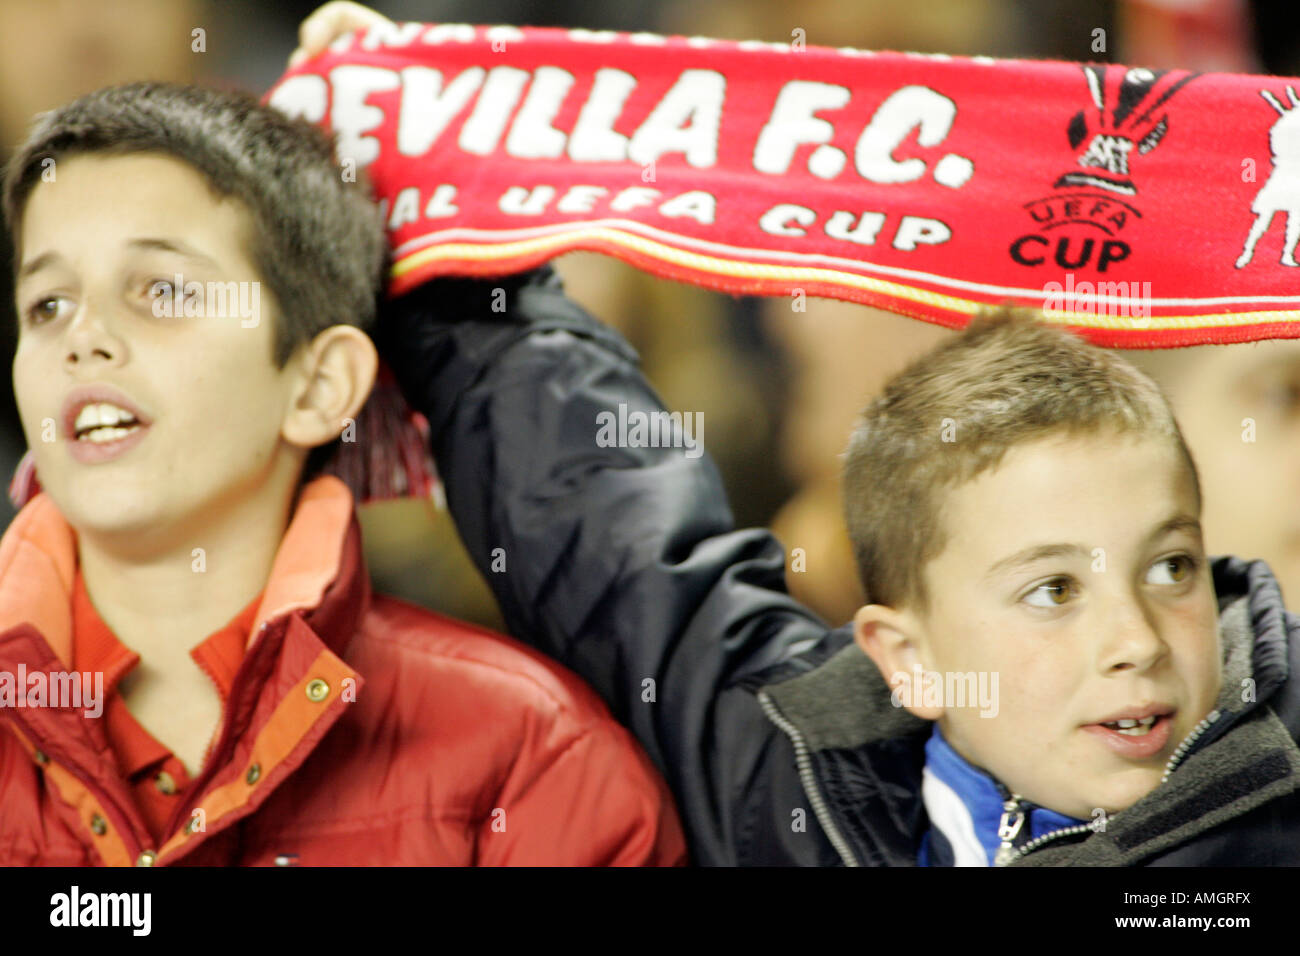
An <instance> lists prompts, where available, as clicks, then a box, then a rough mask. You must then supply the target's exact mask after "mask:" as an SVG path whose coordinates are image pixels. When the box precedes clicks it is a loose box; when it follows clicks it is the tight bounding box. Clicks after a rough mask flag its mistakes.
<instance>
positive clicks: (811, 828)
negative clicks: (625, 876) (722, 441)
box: [379, 269, 1300, 866]
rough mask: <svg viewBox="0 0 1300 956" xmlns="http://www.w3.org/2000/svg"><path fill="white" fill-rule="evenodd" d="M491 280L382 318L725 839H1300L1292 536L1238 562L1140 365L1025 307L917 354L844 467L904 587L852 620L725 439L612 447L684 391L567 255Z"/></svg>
mask: <svg viewBox="0 0 1300 956" xmlns="http://www.w3.org/2000/svg"><path fill="white" fill-rule="evenodd" d="M491 285H492V283H491V282H478V283H475V282H469V281H457V282H453V281H450V280H442V281H438V282H432V283H429V284H428V285H427V286H425V287H424V288H422V289H419V290H416V291H415V292H413V293H411V294H410V295H408V296H406V297H404V298H403V299H401V300H398V301H396V302H394V303H393V304H392V305H391V307H389V308H387V309H386V311H385V315H384V317H383V319H382V320H381V322H380V325H379V334H380V335H381V337H382V339H383V342H384V343H385V344H384V345H383V346H382V347H383V349H384V351H385V353H386V354H387V355H388V356H390V361H391V362H392V363H393V364H394V367H395V371H396V372H397V374H398V377H399V380H401V381H402V382H403V383H404V386H405V388H406V389H407V391H408V395H409V396H410V397H411V398H412V399H413V401H414V402H415V403H416V405H417V407H419V408H420V409H421V410H422V411H424V412H425V414H426V415H427V416H428V417H429V420H430V422H431V424H432V427H433V432H432V435H433V450H434V452H435V454H436V456H437V459H438V463H439V472H440V475H441V476H442V479H443V481H444V484H445V487H446V491H447V499H448V503H449V506H450V508H451V511H452V513H453V516H454V517H455V519H456V521H457V524H458V527H459V528H460V530H461V532H462V535H463V536H464V538H465V541H466V544H467V547H468V550H469V551H470V553H471V555H472V556H473V557H474V559H475V561H476V563H477V564H478V565H479V567H480V568H484V569H486V567H487V566H488V561H489V555H490V550H491V548H494V547H505V548H506V549H507V551H508V553H509V554H510V555H511V566H510V573H509V574H501V575H491V574H488V575H486V576H487V578H488V580H489V583H490V584H491V585H492V586H493V588H494V590H495V592H496V594H497V597H498V600H499V602H500V604H501V607H502V610H503V613H504V614H505V617H506V620H507V622H508V624H509V626H510V627H511V629H512V630H513V631H514V632H515V633H519V634H524V635H528V637H529V639H530V640H535V641H537V642H538V646H539V647H541V648H542V649H543V650H545V651H547V652H548V653H550V654H553V655H555V656H557V657H558V658H559V659H561V660H562V661H564V662H565V663H566V664H567V665H568V666H571V667H573V668H574V669H575V670H576V671H578V672H579V673H581V674H582V675H583V676H584V677H586V678H587V679H588V680H589V681H591V682H592V684H593V686H594V687H595V688H596V689H597V690H598V691H599V692H600V693H601V694H602V696H603V697H604V698H605V699H606V701H607V702H609V704H610V706H611V708H612V709H613V711H614V713H615V715H616V716H617V717H618V718H619V719H620V720H622V721H624V722H626V723H627V724H628V725H629V726H630V727H631V728H632V729H633V730H634V732H635V733H636V734H637V736H638V738H639V739H640V740H641V741H642V742H643V743H644V744H645V746H646V747H647V749H648V751H649V752H650V754H651V756H652V757H653V758H654V759H655V761H656V763H657V764H658V765H659V766H660V767H661V768H662V769H663V770H664V772H665V774H666V776H667V777H668V780H669V782H670V784H671V785H672V787H673V790H674V792H675V794H676V796H677V798H678V806H679V809H680V810H681V812H682V815H683V819H684V822H685V824H686V828H687V832H688V837H689V839H690V841H691V843H690V845H691V849H692V854H693V856H694V858H695V859H696V860H698V861H699V862H702V863H706V864H742V865H752V864H772V863H785V864H789V863H799V864H811V865H826V864H845V865H878V866H881V865H885V866H894V865H897V866H912V865H917V864H918V863H919V864H921V865H953V864H961V865H983V866H987V865H1008V864H1015V865H1027V866H1034V865H1054V864H1078V865H1243V864H1249V865H1260V864H1291V865H1294V864H1297V863H1300V839H1297V836H1298V835H1300V748H1298V747H1297V745H1296V739H1297V735H1300V687H1298V686H1297V684H1296V682H1295V681H1294V680H1293V679H1291V674H1292V672H1293V671H1294V670H1295V669H1296V668H1297V667H1300V635H1298V634H1297V630H1298V629H1300V619H1297V618H1296V617H1295V616H1293V615H1291V614H1289V613H1288V612H1286V611H1285V609H1284V607H1283V604H1282V598H1281V594H1280V592H1279V590H1278V587H1277V583H1276V581H1275V580H1274V578H1273V576H1272V574H1271V573H1270V571H1269V569H1268V567H1267V566H1266V565H1265V564H1264V563H1263V562H1260V561H1252V562H1247V561H1242V560H1238V559H1236V558H1232V557H1220V558H1216V559H1213V560H1211V559H1210V558H1208V556H1207V555H1206V553H1205V549H1204V543H1203V541H1202V537H1201V531H1200V524H1199V515H1200V512H1201V500H1200V490H1199V484H1198V479H1197V475H1196V469H1195V466H1194V464H1193V463H1192V460H1191V456H1190V455H1189V453H1188V451H1187V448H1186V446H1185V444H1184V443H1183V440H1182V436H1181V433H1180V432H1179V429H1178V426H1177V424H1176V422H1175V421H1174V419H1173V416H1172V414H1171V413H1170V411H1169V408H1168V406H1167V404H1166V402H1165V400H1164V398H1163V396H1162V395H1161V394H1160V392H1159V391H1158V389H1157V388H1156V387H1155V385H1154V383H1152V382H1151V381H1150V380H1149V379H1148V378H1146V377H1145V376H1143V375H1141V374H1140V373H1138V372H1137V371H1136V370H1135V369H1133V367H1132V366H1130V365H1129V364H1128V363H1126V362H1125V361H1123V360H1122V359H1120V358H1118V357H1116V356H1113V355H1110V354H1108V353H1106V352H1105V351H1103V350H1101V349H1097V348H1095V347H1093V346H1090V345H1088V344H1087V343H1085V342H1083V341H1082V340H1080V339H1077V338H1076V337H1074V336H1073V335H1071V334H1069V333H1068V332H1066V331H1064V330H1062V329H1060V328H1052V327H1048V326H1045V325H1041V324H1038V323H1036V322H1033V321H1030V320H1028V319H1027V318H1025V317H1023V316H1017V315H1013V314H1005V315H997V316H993V317H986V318H985V319H977V320H976V321H974V322H972V324H971V325H970V327H969V328H968V329H967V330H966V331H965V332H964V333H963V334H961V335H959V336H956V337H954V338H953V339H951V340H949V341H947V342H945V343H944V344H943V345H942V346H941V347H939V348H937V349H935V350H934V351H932V352H931V353H929V354H927V355H926V356H924V357H923V358H921V359H920V360H918V361H916V362H915V363H913V364H912V365H911V366H910V367H908V368H907V369H906V370H904V371H903V372H902V373H901V374H900V375H899V376H897V377H896V378H895V379H894V380H893V381H892V382H891V383H890V385H889V386H888V387H887V388H886V390H885V392H884V394H883V396H882V397H881V398H880V399H879V400H878V401H877V402H875V403H874V404H873V405H872V406H871V407H870V408H869V409H868V410H867V413H866V415H865V416H864V419H863V422H862V425H861V426H860V428H859V429H858V431H857V432H856V433H855V436H854V439H853V443H852V445H851V447H850V450H849V453H848V456H847V460H846V465H845V469H846V470H845V485H846V502H845V506H846V514H847V517H848V521H849V526H850V531H851V535H852V538H853V540H854V545H855V550H856V553H857V556H858V559H859V562H860V565H861V567H860V569H859V570H860V572H861V576H862V579H863V583H864V586H865V588H866V589H867V593H868V598H867V600H868V601H869V602H871V603H869V604H867V605H866V606H865V607H863V608H862V609H861V610H860V611H859V612H858V614H857V615H856V618H855V620H854V622H853V624H852V625H846V626H844V627H841V628H839V629H833V630H832V629H828V628H827V627H826V626H825V625H824V624H823V623H822V622H820V621H819V620H817V619H816V618H815V617H814V616H813V615H811V614H810V613H808V612H807V611H806V610H805V609H803V608H801V607H800V606H799V605H798V604H797V603H796V602H794V601H793V600H791V599H790V598H789V596H788V595H787V594H786V593H785V588H784V580H783V578H784V567H785V559H786V556H785V553H784V551H783V549H782V548H781V546H780V544H779V543H778V542H777V541H775V539H773V538H772V537H771V535H769V534H767V533H766V532H763V531H759V530H750V531H735V530H733V525H732V520H731V515H730V513H729V511H728V508H727V504H726V499H725V495H724V493H723V490H722V487H721V484H720V482H719V479H718V476H717V473H716V471H715V470H714V468H713V466H712V464H711V463H710V462H709V460H708V456H707V455H705V456H703V457H702V458H690V457H687V456H685V455H683V454H682V452H681V449H679V448H673V447H645V446H637V445H631V444H629V445H626V446H624V447H617V448H606V447H602V446H601V445H600V443H598V442H596V441H595V439H594V436H595V434H596V428H597V423H598V422H599V416H600V415H601V414H602V413H604V412H606V411H607V410H608V409H610V408H613V407H616V406H622V405H626V406H627V414H628V415H629V416H630V415H633V414H636V413H641V414H647V415H648V414H655V413H658V412H662V411H663V405H662V403H661V402H660V401H659V399H658V397H657V396H656V395H655V394H654V392H653V391H652V390H651V389H650V387H649V386H648V384H647V383H646V382H645V380H644V378H643V377H642V376H641V374H640V372H639V371H638V369H637V366H636V356H635V353H633V352H632V351H631V349H630V348H629V347H628V346H627V344H626V343H625V342H624V341H623V340H622V339H621V337H619V336H618V334H617V333H615V332H613V331H612V330H610V329H608V328H606V327H603V326H601V325H600V324H599V323H597V322H596V321H595V320H593V319H591V318H590V317H589V316H587V315H586V314H585V313H584V312H583V311H582V310H581V309H579V308H578V307H577V306H575V305H574V304H573V303H571V302H569V301H568V300H567V299H565V298H564V296H563V294H562V291H561V289H560V287H559V283H558V281H557V280H555V278H554V277H553V276H552V275H551V274H550V273H549V270H545V269H544V270H539V271H538V272H537V273H535V274H533V275H531V276H529V277H528V279H527V281H526V282H525V283H524V285H523V286H522V287H520V288H518V289H512V290H511V294H510V299H511V303H512V307H511V310H510V311H509V312H508V313H507V314H505V315H494V314H493V313H492V311H491V309H490V308H489V301H490V298H491V294H492V289H491V288H490V287H491ZM849 387H851V383H850V384H849ZM663 444H664V445H665V446H668V445H671V443H667V442H665V443H663ZM810 573H815V572H813V571H811V570H810ZM647 688H652V689H653V691H654V693H652V694H647Z"/></svg>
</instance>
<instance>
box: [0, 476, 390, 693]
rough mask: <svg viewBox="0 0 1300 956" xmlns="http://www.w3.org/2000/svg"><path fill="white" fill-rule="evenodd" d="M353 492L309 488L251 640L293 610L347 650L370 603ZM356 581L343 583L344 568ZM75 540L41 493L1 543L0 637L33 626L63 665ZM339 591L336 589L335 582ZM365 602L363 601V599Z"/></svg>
mask: <svg viewBox="0 0 1300 956" xmlns="http://www.w3.org/2000/svg"><path fill="white" fill-rule="evenodd" d="M354 522H355V519H354V516H353V501H352V494H351V492H349V491H348V488H347V486H346V485H345V484H344V483H343V482H342V481H340V480H339V479H337V478H335V477H333V476H330V475H324V476H321V477H319V478H317V479H315V480H314V481H312V482H310V483H308V484H307V485H305V486H304V487H303V488H302V490H301V492H300V494H299V496H298V503H297V506H296V507H295V509H294V512H293V518H292V520H291V521H290V522H289V527H288V528H287V529H286V530H285V534H284V537H283V539H282V540H281V542H280V547H279V549H278V550H277V552H276V555H275V560H274V562H273V563H272V566H271V573H270V575H269V577H268V578H267V584H266V589H265V591H264V592H263V595H262V602H261V604H260V606H259V607H258V611H257V614H256V616H255V617H254V621H253V627H252V629H251V631H250V632H249V643H250V644H251V643H252V641H253V639H254V638H255V637H256V635H257V634H258V633H259V631H260V630H261V628H262V625H263V624H265V623H266V622H268V621H271V620H274V619H276V618H279V617H282V616H284V615H286V614H289V613H291V612H293V611H295V610H301V611H303V612H304V613H305V614H306V615H307V617H308V619H309V623H310V624H311V625H312V628H313V630H315V631H317V633H318V634H320V636H321V639H322V640H323V641H324V642H325V644H326V645H327V646H329V647H330V649H331V650H334V651H335V652H336V653H337V652H341V650H342V649H343V647H344V646H345V643H346V640H347V637H348V636H349V635H350V634H351V633H352V631H353V630H354V629H355V625H356V623H357V622H358V621H359V620H360V617H361V615H362V614H363V613H364V607H363V606H362V605H363V604H364V603H368V598H369V582H368V580H367V576H366V574H365V573H364V569H362V573H360V574H357V573H356V571H357V561H358V559H359V554H350V553H349V551H356V550H357V549H358V548H359V545H360V541H359V537H358V539H357V540H356V541H353V540H351V538H352V535H351V533H350V532H351V530H352V528H351V525H352V524H353V523H354ZM344 569H346V570H349V571H351V572H352V573H351V575H350V577H351V578H353V579H354V580H344V579H340V577H341V576H340V571H341V570H344ZM76 572H77V536H76V532H75V531H74V530H73V529H72V527H71V526H70V525H69V524H68V522H67V521H66V520H65V519H64V517H63V515H62V514H61V513H60V512H59V510H58V508H57V507H56V506H55V504H54V502H53V501H52V500H51V499H50V497H49V495H47V494H45V493H41V494H39V495H37V496H36V497H35V498H33V499H32V501H31V502H29V503H28V504H27V506H26V507H25V508H23V510H22V511H21V512H20V513H19V514H18V516H17V517H16V518H14V520H13V522H12V523H11V524H10V525H9V528H8V530H7V531H6V532H5V534H4V537H3V539H0V635H4V634H5V633H6V632H8V631H10V630H11V629H12V628H15V627H17V626H18V625H20V624H24V623H26V624H30V625H32V626H33V627H34V628H35V629H36V630H37V631H38V632H39V633H40V634H41V636H42V637H44V638H45V641H46V643H48V644H49V646H50V649H51V650H52V651H53V652H54V656H55V657H56V658H57V659H58V660H59V661H60V662H61V663H62V665H63V666H64V667H65V668H68V667H71V666H72V611H71V606H72V593H73V588H74V584H75V581H76ZM336 581H337V582H338V585H339V587H338V588H335V589H334V590H332V591H331V589H330V585H331V584H334V583H335V582H336ZM363 594H364V597H365V599H366V600H364V601H363V600H362V597H363Z"/></svg>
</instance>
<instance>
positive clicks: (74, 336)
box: [64, 309, 123, 369]
mask: <svg viewBox="0 0 1300 956" xmlns="http://www.w3.org/2000/svg"><path fill="white" fill-rule="evenodd" d="M65 347H66V349H67V351H66V353H65V355H64V363H65V364H66V365H67V367H68V368H69V369H72V368H77V367H82V366H85V365H90V364H96V363H99V362H103V363H107V364H113V363H115V362H116V361H117V360H118V359H120V358H121V356H122V351H123V348H122V343H121V342H120V341H119V340H118V338H117V337H116V336H115V335H114V334H113V333H112V332H111V331H110V330H109V329H108V328H107V327H106V325H105V323H104V322H103V321H102V320H101V318H100V317H99V316H98V315H96V314H95V313H94V312H93V311H92V310H90V309H83V310H82V311H81V314H80V315H77V316H76V317H74V318H73V320H72V322H70V323H69V325H68V332H67V337H66V341H65Z"/></svg>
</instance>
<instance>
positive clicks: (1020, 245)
mask: <svg viewBox="0 0 1300 956" xmlns="http://www.w3.org/2000/svg"><path fill="white" fill-rule="evenodd" d="M1298 87H1300V82H1298V81H1289V80H1284V79H1277V78H1272V77H1261V76H1234V75H1228V74H1196V73H1189V72H1185V71H1152V70H1143V69H1128V68H1126V67H1122V66H1106V65H1096V66H1082V65H1079V64H1071V63H1057V62H1034V61H1015V60H1008V61H993V60H989V59H979V58H977V59H965V58H956V57H941V56H920V55H910V54H895V53H869V52H865V51H859V50H832V49H826V48H817V47H807V48H806V49H805V48H799V47H797V46H794V45H792V44H762V43H753V44H747V43H735V42H729V41H714V40H704V39H698V38H696V39H685V38H681V37H672V38H663V37H658V36H654V35H649V34H637V35H627V34H612V33H591V32H588V31H577V30H573V31H569V30H557V29H522V30H521V29H516V28H513V27H495V28H492V27H471V26H463V25H448V24H443V25H439V26H429V25H425V24H417V23H408V24H401V25H398V26H396V27H391V28H386V29H375V30H370V31H368V32H366V33H364V34H355V35H350V36H347V37H344V38H342V39H341V40H340V41H339V42H338V43H336V44H335V46H334V48H332V49H331V50H329V51H326V52H325V53H324V54H322V55H321V56H319V57H317V58H316V59H315V60H312V61H310V62H308V63H307V64H304V65H303V66H302V67H301V68H299V69H298V70H296V71H293V72H291V73H290V74H288V75H287V76H286V77H285V78H284V79H283V80H281V82H280V83H279V84H277V85H276V87H275V88H274V89H273V90H272V91H271V92H270V93H269V94H268V98H269V100H270V102H272V103H273V104H275V105H277V106H279V107H281V108H283V109H285V110H287V111H289V112H292V113H295V114H298V115H303V116H305V117H307V118H308V119H311V120H313V121H315V122H319V123H322V124H323V125H324V126H326V127H327V128H329V129H332V130H333V131H335V132H336V133H337V134H338V151H339V155H340V159H341V160H342V162H343V163H344V168H345V170H346V169H347V168H348V166H349V164H353V165H354V166H355V167H365V168H366V169H367V171H368V173H369V174H370V176H371V178H372V179H373V181H374V182H375V184H376V188H377V191H378V194H379V198H380V200H381V202H382V204H383V207H384V209H385V211H386V215H387V216H388V221H389V227H390V232H391V235H392V241H393V246H394V249H395V256H396V261H395V264H394V266H393V271H392V281H391V290H390V291H392V292H393V293H400V292H402V291H404V290H406V289H410V288H411V287H413V286H415V285H417V284H419V283H420V282H423V281H424V280H426V279H428V278H430V277H431V276H435V275H443V274H459V275H483V276H490V275H500V274H505V273H509V272H514V271H518V270H521V269H524V268H527V267H530V266H534V265H537V264H538V263H541V262H544V261H545V260H547V259H551V258H553V257H555V256H557V255H559V254H561V253H563V252H567V251H570V250H573V249H589V250H595V251H599V252H604V253H608V254H610V255H614V256H617V257H619V258H620V259H624V260H626V261H628V262H630V263H632V264H634V265H637V266H639V267H641V268H643V269H645V270H647V271H649V272H652V273H654V274H657V275H662V276H666V277H668V278H673V279H680V280H684V281H688V282H694V283H697V284H700V285H705V286H708V287H711V288H715V289H719V290H721V291H724V292H731V293H748V294H755V293H756V294H763V295H781V296H787V295H797V294H799V293H800V292H802V293H803V294H806V295H819V296H831V297H835V298H841V299H849V300H852V301H855V302H863V303H867V304H869V305H874V306H878V307H880V308H883V309H888V310H889V311H891V312H897V313H902V314H905V315H911V316H915V317H917V318H921V319H926V320H928V321H933V322H938V323H940V324H942V325H946V326H950V327H954V328H959V327H962V326H964V325H965V323H966V321H967V320H968V319H969V318H970V316H971V315H972V314H973V313H974V312H975V310H976V309H977V308H979V307H981V306H984V305H991V304H998V303H1002V302H1012V303H1015V304H1017V305H1025V306H1032V307H1037V308H1044V309H1046V310H1048V314H1049V315H1050V316H1051V317H1052V318H1053V319H1054V320H1055V321H1060V322H1063V323H1067V324H1069V325H1070V326H1072V327H1074V328H1076V329H1077V330H1079V331H1080V332H1082V333H1083V334H1084V335H1086V336H1087V337H1088V338H1089V339H1091V340H1092V341H1094V342H1096V343H1098V344H1102V345H1113V346H1120V347H1130V348H1141V347H1152V346H1175V345H1189V344H1195V343H1206V342H1219V343H1224V342H1237V341H1247V340H1253V339H1262V338H1289V337H1294V336H1300V325H1297V324H1295V323H1294V321H1293V320H1295V319H1296V318H1297V317H1300V311H1298V309H1300V281H1298V280H1300V269H1297V267H1296V260H1295V258H1294V256H1295V253H1296V245H1297V239H1298V238H1300V99H1298V98H1297V88H1298ZM1279 214H1280V215H1279Z"/></svg>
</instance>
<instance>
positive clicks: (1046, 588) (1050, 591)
mask: <svg viewBox="0 0 1300 956" xmlns="http://www.w3.org/2000/svg"><path fill="white" fill-rule="evenodd" d="M1070 591H1071V581H1070V579H1069V578H1052V580H1050V581H1044V582H1043V583H1042V584H1040V585H1038V586H1037V587H1035V588H1034V589H1033V590H1032V591H1030V592H1029V593H1028V594H1026V595H1025V602H1026V603H1027V604H1029V605H1030V606H1031V607H1061V606H1062V605H1063V604H1065V603H1066V602H1067V601H1068V600H1069V599H1070ZM1031 598H1038V599H1037V600H1031Z"/></svg>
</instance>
